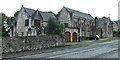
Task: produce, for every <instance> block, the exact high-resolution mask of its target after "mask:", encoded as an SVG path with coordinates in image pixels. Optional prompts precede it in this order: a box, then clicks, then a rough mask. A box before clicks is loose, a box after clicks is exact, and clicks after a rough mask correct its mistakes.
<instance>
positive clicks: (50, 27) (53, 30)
mask: <svg viewBox="0 0 120 60" xmlns="http://www.w3.org/2000/svg"><path fill="white" fill-rule="evenodd" d="M63 32H64V25H63V24H60V22H59V21H58V20H56V19H55V18H51V17H50V18H49V20H48V23H47V26H46V27H45V33H46V34H57V35H61V34H62V33H63Z"/></svg>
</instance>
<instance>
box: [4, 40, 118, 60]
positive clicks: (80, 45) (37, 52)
mask: <svg viewBox="0 0 120 60" xmlns="http://www.w3.org/2000/svg"><path fill="white" fill-rule="evenodd" d="M115 39H118V40H120V38H113V39H108V40H97V41H94V42H78V43H79V44H76V45H71V46H61V47H55V48H49V49H43V50H35V51H25V52H19V53H8V54H2V58H3V59H4V58H17V57H22V56H28V55H35V54H41V53H48V52H55V51H61V50H67V49H74V48H78V47H86V46H89V45H91V44H96V43H102V42H107V41H112V40H115Z"/></svg>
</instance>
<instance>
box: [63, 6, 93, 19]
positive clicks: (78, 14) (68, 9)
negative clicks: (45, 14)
mask: <svg viewBox="0 0 120 60" xmlns="http://www.w3.org/2000/svg"><path fill="white" fill-rule="evenodd" d="M63 8H66V7H63ZM66 10H67V11H68V12H69V13H74V14H75V15H76V16H80V17H84V18H87V19H90V20H94V18H93V17H92V16H91V15H90V14H87V13H83V12H80V11H77V10H73V9H70V8H66Z"/></svg>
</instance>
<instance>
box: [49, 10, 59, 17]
mask: <svg viewBox="0 0 120 60" xmlns="http://www.w3.org/2000/svg"><path fill="white" fill-rule="evenodd" d="M48 13H52V14H53V15H55V16H57V14H55V13H53V12H52V11H49V12H48Z"/></svg>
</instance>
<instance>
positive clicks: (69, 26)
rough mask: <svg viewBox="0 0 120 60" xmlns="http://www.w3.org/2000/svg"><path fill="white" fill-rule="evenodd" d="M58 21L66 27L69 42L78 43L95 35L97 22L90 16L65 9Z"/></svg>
mask: <svg viewBox="0 0 120 60" xmlns="http://www.w3.org/2000/svg"><path fill="white" fill-rule="evenodd" d="M57 19H58V20H59V21H60V23H61V24H64V25H65V35H66V40H67V42H77V41H79V40H81V39H82V40H83V39H84V38H86V37H89V36H90V35H94V34H95V20H94V18H93V17H92V16H91V15H90V14H86V13H83V12H79V11H76V10H73V9H70V8H67V7H63V8H62V9H61V11H60V12H59V13H58V16H57Z"/></svg>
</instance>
